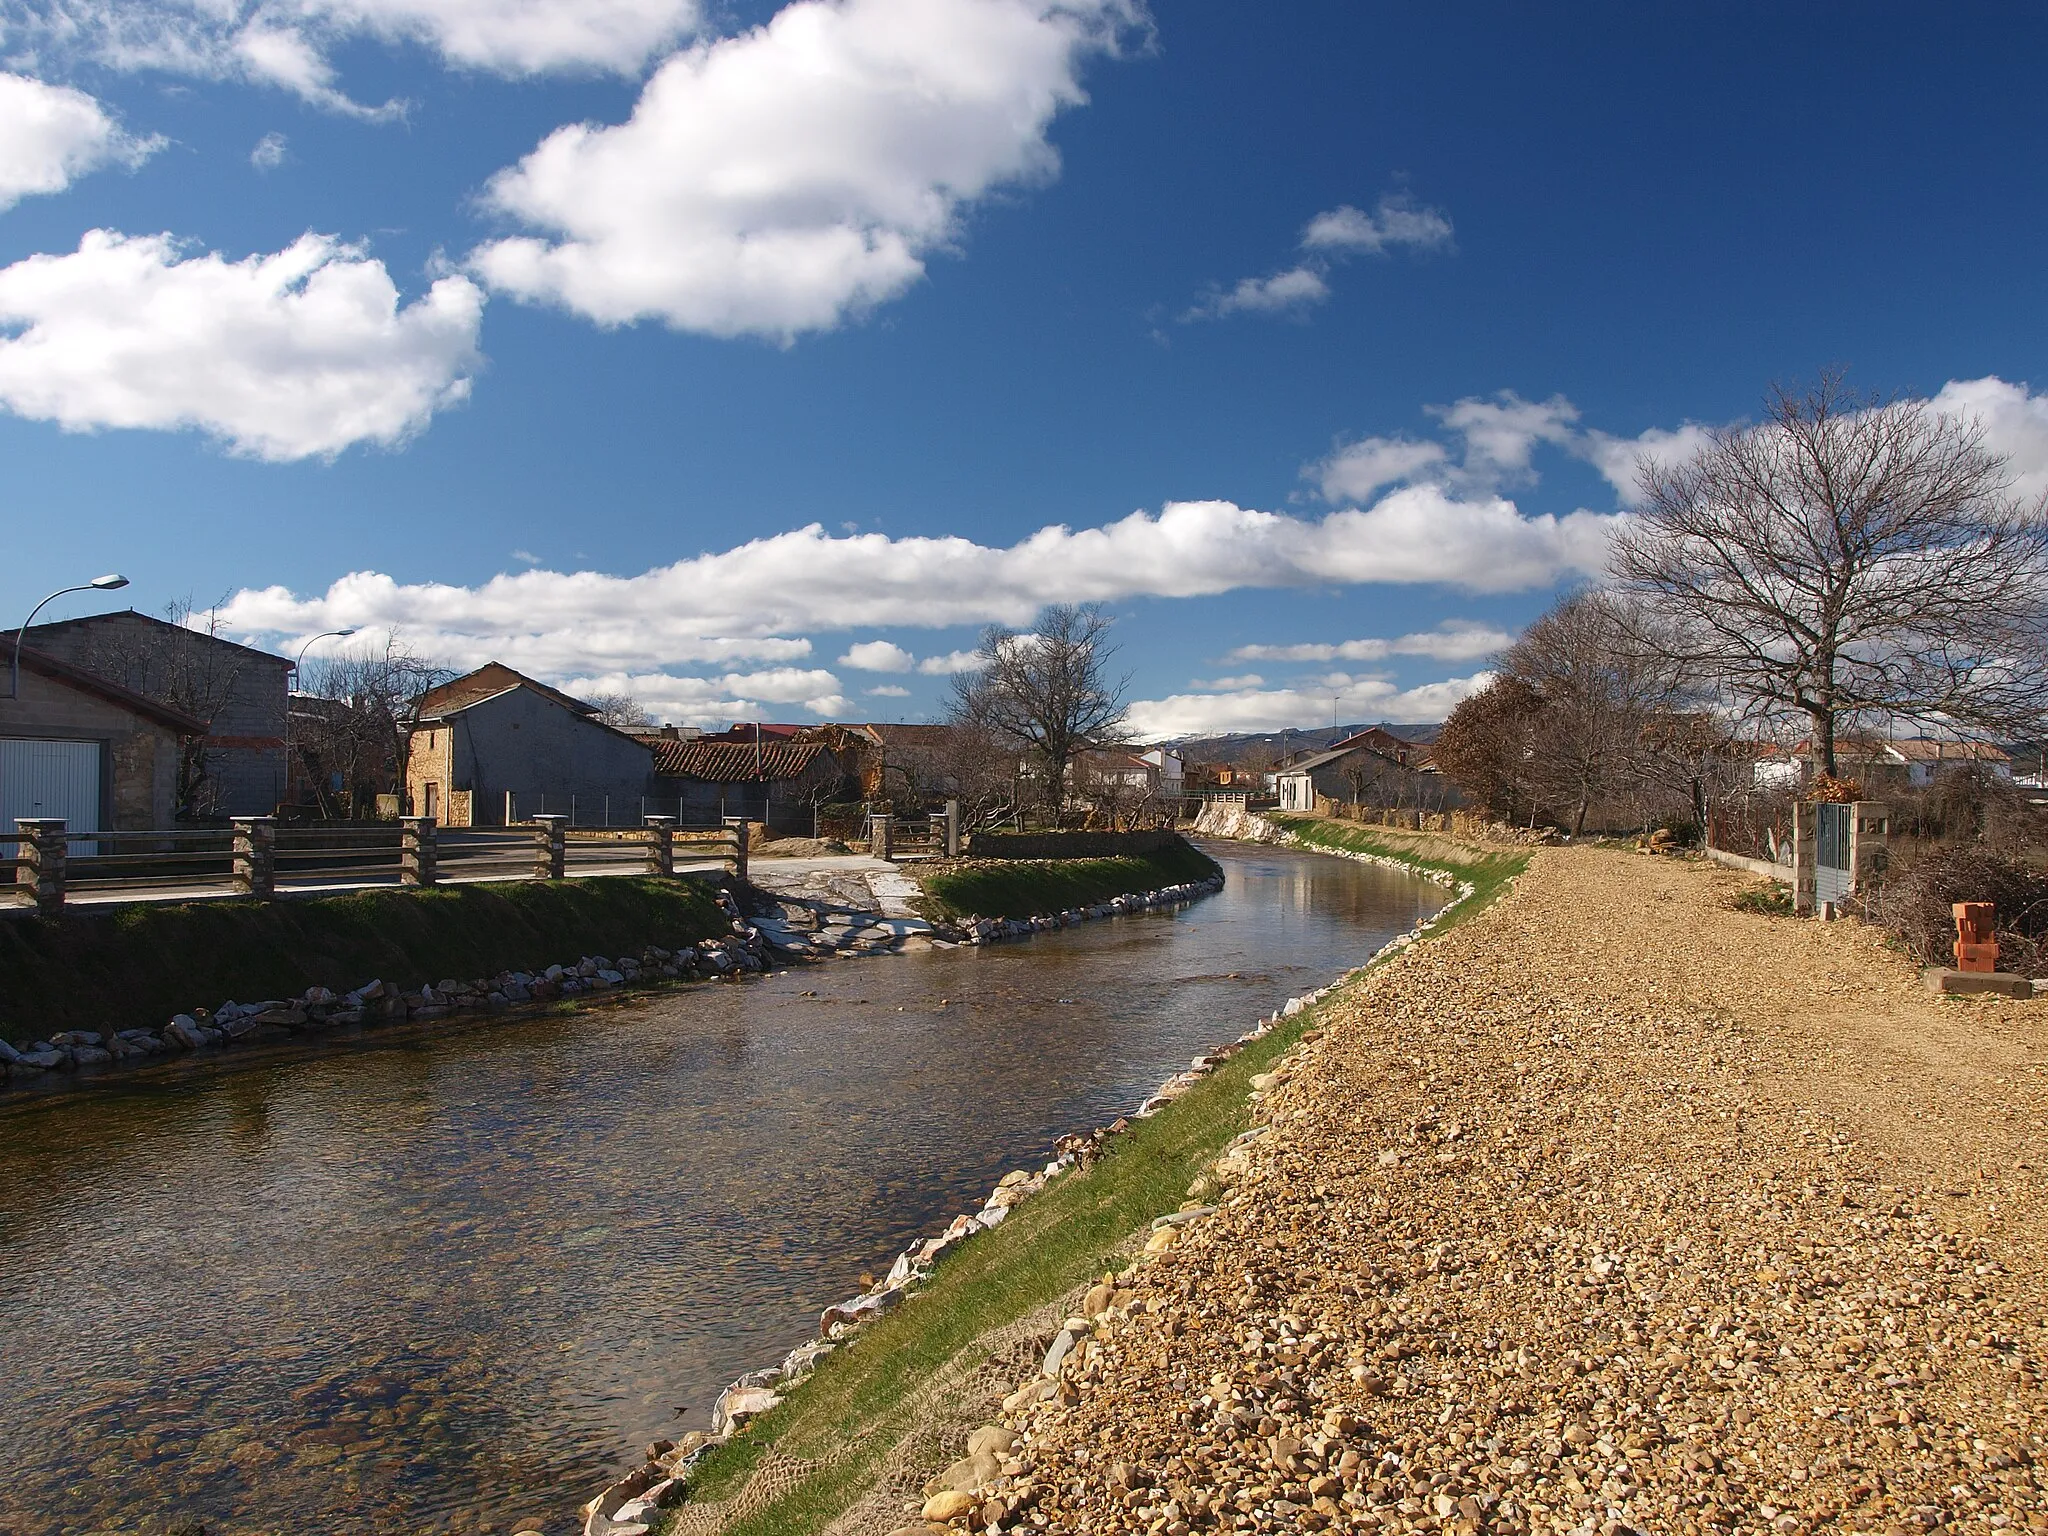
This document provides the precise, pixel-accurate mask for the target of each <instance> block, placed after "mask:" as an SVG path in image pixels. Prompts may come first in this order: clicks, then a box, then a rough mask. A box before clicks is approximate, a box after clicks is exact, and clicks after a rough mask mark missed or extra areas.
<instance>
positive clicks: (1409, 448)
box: [1312, 437, 1450, 501]
mask: <svg viewBox="0 0 2048 1536" xmlns="http://www.w3.org/2000/svg"><path fill="white" fill-rule="evenodd" d="M1449 461H1450V452H1449V450H1448V449H1446V448H1445V447H1444V445H1443V444H1442V443H1426V442H1418V441H1416V440H1415V439H1413V438H1407V437H1367V438H1361V439H1360V440H1359V441H1357V442H1355V443H1346V444H1345V445H1344V446H1343V447H1341V448H1339V449H1338V450H1337V451H1336V452H1335V453H1333V454H1331V455H1330V456H1329V457H1328V458H1327V459H1324V460H1322V461H1321V462H1319V463H1317V464H1316V465H1314V466H1313V467H1312V468H1313V472H1314V474H1315V476H1316V479H1317V481H1318V482H1319V487H1320V489H1321V491H1322V493H1323V499H1324V500H1325V501H1364V500H1366V499H1367V498H1369V497H1370V496H1371V495H1372V494H1373V493H1374V492H1375V491H1377V490H1379V489H1381V488H1382V487H1383V486H1389V485H1399V484H1401V483H1402V482H1403V481H1407V480H1426V479H1431V478H1434V477H1436V476H1438V475H1440V474H1441V473H1442V471H1443V469H1444V467H1445V466H1446V465H1447V464H1448V463H1449Z"/></svg>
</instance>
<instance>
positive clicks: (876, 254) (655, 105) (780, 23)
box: [471, 0, 1139, 342]
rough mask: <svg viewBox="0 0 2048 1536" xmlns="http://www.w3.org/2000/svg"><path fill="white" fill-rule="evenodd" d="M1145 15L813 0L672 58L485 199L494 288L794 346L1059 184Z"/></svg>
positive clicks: (593, 314)
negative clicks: (1089, 77) (979, 218)
mask: <svg viewBox="0 0 2048 1536" xmlns="http://www.w3.org/2000/svg"><path fill="white" fill-rule="evenodd" d="M1138 14H1139V13H1138V8H1137V5H1136V3H1135V0H797V3H795V4H792V5H789V6H787V7H785V8H784V9H783V10H782V11H780V12H779V13H778V14H777V15H776V16H775V17H774V18H773V19H772V20H771V21H769V22H768V23H767V24H766V25H765V26H761V27H756V28H754V29H753V30H751V31H748V32H745V33H743V34H741V35H739V36H736V37H730V38H725V39H721V40H719V41H716V42H710V43H704V44H700V45H698V46H697V47H694V48H691V49H689V50H687V51H685V52H683V53H679V54H676V55H675V56H673V57H672V58H670V59H669V60H668V61H667V62H666V63H664V64H663V65H662V66H661V67H660V68H659V69H658V70H657V71H656V72H655V73H654V75H653V76H652V77H651V78H650V79H649V80H648V82H647V85H646V87H645V89H644V90H643V91H642V92H641V95H640V99H639V102H638V104H637V105H636V106H635V107H634V109H633V114H632V116H631V117H630V118H629V119H628V120H627V121H626V122H624V123H620V124H617V125H615V126H609V127H607V126H599V125H595V124H589V123H580V124H573V125H570V126H567V127H563V128H559V129H557V130H556V131H555V132H554V133H552V134H550V135H549V136H548V138H547V139H545V140H544V141H543V142H542V143H541V144H540V146H539V147H538V148H537V149H535V150H534V151H533V152H532V153H531V154H530V155H528V156H527V157H526V158H525V159H524V160H522V161H520V162H519V164H518V165H516V166H513V167H511V168H509V169H507V170H505V171H502V172H500V173H499V174H498V175H497V176H496V177H494V178H493V179H492V181H491V183H490V186H489V189H488V192H487V194H486V199H485V200H486V203H487V204H488V205H489V206H490V207H491V208H492V209H493V210H495V211H496V212H498V213H500V214H502V215H504V216H505V217H507V218H509V219H512V220H515V221H517V222H518V223H520V224H523V225H525V226H527V227H529V228H530V229H533V230H537V231H540V233H538V234H522V235H517V236H513V237H510V238H506V239H501V240H498V241H495V242H492V243H489V244H486V245H484V246H482V247H480V248H479V249H478V250H477V251H475V252H474V253H473V255H472V257H471V261H472V263H473V265H474V268H475V270H476V271H478V272H479V273H480V274H482V275H483V277H484V278H485V279H486V280H487V281H488V282H489V283H490V284H491V285H492V286H493V287H495V288H498V289H500V290H502V291H504V292H506V293H510V294H513V295H516V296H517V297H519V298H521V299H525V300H529V301H532V302H537V303H551V304H558V305H561V306H563V307H565V308H567V309H570V310H572V311H574V312H575V313H577V314H580V315H583V316H585V317H587V318H589V319H591V320H595V321H597V322H598V323H600V324H603V325H620V324H626V323H629V322H633V321H637V320H646V319H658V320H661V321H664V322H666V323H667V324H669V325H671V326H673V327H675V328H677V329H679V330H689V331H700V332H704V333H707V334H709V335H714V336H741V335H754V336H764V337H769V338H771V339H775V340H778V341H783V342H788V341H791V340H793V339H794V338H795V337H797V336H799V335H801V334H803V333H805V332H809V331H821V330H829V329H831V328H832V327H834V326H836V325H838V324H839V323H840V322H841V321H842V320H844V319H846V318H847V317H848V316H850V315H856V314H859V313H861V312H863V311H865V310H867V309H870V308H872V307H873V306H874V305H877V304H880V303H882V302H884V301H885V300H888V299H891V298H894V297H896V296H897V295H899V294H901V293H902V292H904V290H906V289H907V288H909V287H910V286H911V284H913V283H915V282H916V281H917V280H918V279H919V278H920V277H921V276H922V275H923V273H924V259H925V257H926V256H927V255H929V254H930V253H931V252H933V251H935V250H939V249H943V248H945V247H947V246H949V245H951V244H953V243H954V242H956V241H957V240H958V238H959V236H960V226H961V213H962V210H963V209H964V208H965V207H966V206H967V205H968V204H970V203H972V202H973V201H975V200H976V199H978V198H980V197H982V196H983V195H985V194H986V193H988V192H990V191H992V190H994V189H996V188H998V187H1002V186H1007V185H1028V184H1032V183H1036V182H1043V181H1046V180H1049V179H1050V178H1051V177H1052V176H1053V175H1055V174H1056V173H1057V170H1058V166H1059V158H1058V155H1057V153H1056V152H1055V151H1054V149H1053V147H1052V145H1051V144H1050V143H1049V142H1048V141H1047V139H1046V129H1047V127H1048V126H1049V125H1050V123H1051V121H1052V119H1053V117H1054V116H1055V115H1056V114H1057V113H1059V112H1060V111H1061V110H1062V109H1064V108H1068V107H1072V106H1077V105H1079V104H1081V103H1082V102H1083V101H1085V100H1086V98H1085V96H1084V95H1083V93H1082V90H1081V86H1080V69H1081V66H1082V64H1083V63H1084V61H1085V60H1086V59H1087V58H1088V57H1089V56H1090V55H1092V54H1097V53H1102V52H1106V51H1111V50H1113V49H1114V48H1115V46H1116V42H1117V38H1118V35H1119V33H1120V31H1121V29H1122V28H1123V27H1125V26H1126V25H1128V24H1130V23H1131V22H1133V21H1134V20H1135V19H1136V18H1137V16H1138Z"/></svg>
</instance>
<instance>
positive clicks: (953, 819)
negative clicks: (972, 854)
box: [946, 800, 960, 859]
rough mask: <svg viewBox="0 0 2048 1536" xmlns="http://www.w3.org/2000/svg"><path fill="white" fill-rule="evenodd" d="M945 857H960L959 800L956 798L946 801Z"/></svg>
mask: <svg viewBox="0 0 2048 1536" xmlns="http://www.w3.org/2000/svg"><path fill="white" fill-rule="evenodd" d="M946 857H947V858H949V859H957V858H959V857H960V802H959V801H958V800H948V801H947V802H946Z"/></svg>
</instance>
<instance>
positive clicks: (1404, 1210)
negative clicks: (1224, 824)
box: [789, 849, 2048, 1536]
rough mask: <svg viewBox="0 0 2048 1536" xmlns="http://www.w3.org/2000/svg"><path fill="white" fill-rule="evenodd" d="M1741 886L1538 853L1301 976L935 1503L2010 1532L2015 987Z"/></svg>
mask: <svg viewBox="0 0 2048 1536" xmlns="http://www.w3.org/2000/svg"><path fill="white" fill-rule="evenodd" d="M1746 884H1747V882H1745V881H1742V880H1740V879H1738V878H1736V877H1734V876H1731V875H1729V874H1727V873H1726V872H1724V871H1720V870H1717V869H1713V868H1710V867H1708V866H1705V865H1701V864H1695V863H1689V862H1681V861H1677V860H1667V859H1645V858H1641V857H1634V856H1629V855H1625V854H1620V853H1615V852H1608V851H1601V850H1591V849H1588V850H1556V851H1548V852H1543V853H1540V854H1538V855H1537V856H1536V860H1535V862H1534V864H1533V865H1532V866H1531V868H1530V871H1529V873H1528V875H1527V876H1525V877H1524V878H1523V879H1522V880H1521V881H1519V882H1517V885H1516V888H1515V889H1514V890H1513V892H1512V893H1511V894H1509V895H1508V896H1507V897H1506V899H1504V900H1502V901H1500V902H1498V903H1496V904H1495V905H1494V906H1493V907H1492V908H1491V909H1490V910H1488V911H1486V912H1485V913H1484V914H1483V915H1481V916H1479V917H1477V918H1475V919H1468V920H1467V921H1465V922H1464V923H1463V924H1462V926H1460V927H1459V928H1458V930H1457V931H1455V932H1451V933H1448V934H1447V935H1446V936H1445V937H1444V938H1443V939H1441V940H1440V941H1436V942H1431V943H1428V944H1425V945H1420V946H1416V947H1414V948H1411V949H1410V950H1409V951H1408V952H1407V953H1406V954H1405V955H1404V956H1403V957H1402V959H1401V960H1400V961H1399V962H1398V963H1397V964H1393V965H1390V966H1386V967H1383V968H1381V969H1380V970H1378V971H1376V972H1374V973H1373V974H1371V975H1370V976H1368V977H1367V978H1365V979H1364V980H1363V981H1362V983H1361V984H1359V985H1357V986H1354V987H1350V988H1347V989H1345V990H1344V991H1342V992H1341V993H1340V994H1339V995H1338V996H1337V997H1335V998H1333V999H1332V1000H1331V1001H1330V1002H1328V1003H1326V1004H1325V1005H1324V1006H1323V1007H1322V1008H1321V1009H1319V1010H1318V1011H1317V1013H1318V1018H1319V1020H1320V1021H1322V1022H1323V1023H1324V1024H1325V1026H1326V1027H1325V1029H1324V1031H1323V1032H1322V1033H1321V1034H1320V1035H1319V1036H1318V1037H1317V1038H1315V1039H1313V1040H1305V1043H1304V1045H1303V1048H1302V1049H1301V1050H1300V1051H1298V1052H1296V1053H1295V1054H1294V1055H1293V1056H1292V1057H1291V1058H1290V1059H1288V1060H1287V1061H1286V1062H1285V1063H1284V1064H1283V1065H1282V1066H1281V1067H1279V1068H1278V1070H1276V1071H1275V1072H1274V1074H1273V1075H1272V1077H1271V1078H1270V1079H1269V1080H1268V1081H1267V1082H1266V1083H1265V1084H1264V1085H1263V1086H1265V1087H1266V1088H1267V1089H1268V1092H1267V1093H1266V1095H1265V1096H1264V1097H1263V1098H1262V1099H1261V1102H1260V1104H1259V1109H1258V1118H1259V1119H1260V1121H1261V1122H1262V1123H1263V1124H1264V1125H1265V1126H1266V1127H1267V1128H1268V1131H1267V1134H1264V1135H1262V1136H1259V1137H1256V1138H1254V1139H1253V1140H1251V1141H1249V1142H1248V1143H1246V1144H1244V1145H1243V1146H1242V1147H1241V1148H1240V1149H1238V1150H1235V1151H1234V1152H1233V1153H1232V1154H1231V1155H1230V1156H1228V1157H1226V1158H1224V1159H1223V1160H1221V1161H1219V1162H1218V1163H1217V1164H1216V1165H1215V1166H1214V1168H1213V1169H1212V1177H1213V1178H1214V1179H1216V1180H1217V1182H1218V1185H1219V1186H1220V1187H1219V1188H1218V1189H1217V1191H1216V1193H1215V1194H1210V1193H1209V1192H1208V1191H1206V1190H1204V1191H1203V1192H1202V1193H1203V1197H1204V1200H1205V1202H1207V1203H1213V1204H1214V1205H1215V1206H1216V1207H1217V1209H1215V1210H1214V1212H1213V1213H1210V1214H1206V1215H1204V1216H1201V1217H1197V1218H1195V1219H1192V1220H1190V1221H1189V1222H1188V1223H1187V1224H1186V1225H1185V1226H1183V1227H1182V1228H1180V1229H1179V1232H1180V1235H1179V1236H1178V1237H1177V1238H1176V1239H1175V1240H1173V1241H1172V1242H1171V1244H1170V1245H1167V1246H1165V1248H1164V1251H1162V1252H1158V1253H1155V1254H1154V1255H1152V1256H1151V1257H1150V1258H1149V1259H1147V1260H1146V1261H1145V1262H1143V1263H1140V1264H1138V1265H1136V1266H1134V1267H1132V1268H1130V1269H1128V1270H1126V1271H1124V1272H1123V1274H1122V1275H1121V1277H1120V1278H1119V1279H1118V1280H1117V1281H1116V1283H1115V1289H1114V1290H1113V1291H1112V1292H1110V1293H1109V1295H1108V1296H1107V1297H1106V1298H1105V1300H1106V1305H1104V1306H1102V1307H1099V1308H1093V1310H1094V1311H1095V1312H1096V1315H1095V1316H1094V1317H1093V1318H1092V1319H1091V1320H1090V1321H1089V1322H1087V1323H1085V1324H1084V1325H1083V1326H1082V1328H1081V1329H1080V1330H1079V1332H1078V1335H1077V1337H1078V1342H1077V1343H1075V1344H1074V1345H1073V1346H1072V1347H1071V1349H1070V1350H1069V1352H1068V1353H1067V1355H1066V1358H1065V1360H1064V1361H1063V1362H1062V1363H1061V1364H1059V1365H1058V1366H1056V1367H1055V1368H1054V1370H1053V1371H1052V1372H1051V1374H1050V1376H1049V1377H1046V1376H1042V1375H1041V1374H1039V1373H1033V1372H1020V1373H1018V1374H1016V1375H1013V1376H1011V1377H1010V1378H1008V1379H1007V1381H1006V1382H1005V1383H1004V1387H1005V1389H1006V1390H1007V1389H1010V1388H1015V1387H1016V1386H1017V1385H1018V1383H1019V1382H1020V1381H1023V1382H1025V1383H1027V1384H1029V1383H1031V1382H1033V1381H1036V1380H1041V1379H1044V1380H1050V1381H1051V1382H1052V1385H1053V1390H1054V1396H1053V1397H1052V1399H1051V1400H1050V1401H1044V1402H1036V1403H1025V1402H1022V1401H1020V1400H1019V1399H1016V1398H1012V1399H1010V1400H1009V1402H1008V1403H1007V1404H1006V1405H1005V1407H1004V1408H1002V1409H999V1410H998V1411H997V1412H995V1413H994V1414H992V1415H991V1419H992V1420H993V1421H994V1423H995V1424H996V1425H997V1426H998V1429H996V1430H991V1431H989V1432H988V1437H989V1438H994V1439H999V1440H1000V1441H1001V1443H1002V1444H1003V1446H1004V1457H1003V1459H1002V1460H1001V1462H1000V1463H999V1464H997V1465H995V1466H992V1467H986V1468H984V1469H983V1470H984V1471H985V1472H986V1473H987V1474H988V1475H986V1476H981V1477H976V1478H973V1479H971V1480H970V1482H969V1484H968V1486H969V1487H970V1488H971V1489H972V1492H973V1497H971V1498H970V1499H967V1500H964V1501H960V1502H961V1511H962V1512H961V1513H959V1514H958V1515H957V1517H955V1518H951V1519H949V1520H948V1521H947V1522H946V1525H948V1526H952V1527H956V1528H957V1527H966V1526H970V1525H987V1524H990V1523H991V1522H990V1520H989V1516H990V1515H994V1516H995V1517H996V1522H997V1523H1000V1524H1001V1526H1002V1527H1003V1528H1004V1529H1009V1528H1011V1527H1012V1526H1013V1525H1016V1526H1019V1527H1020V1528H1021V1527H1028V1528H1030V1529H1033V1530H1046V1531H1052V1532H1080V1531H1087V1532H1090V1533H1095V1536H1108V1533H1116V1532H1164V1533H1170V1536H1184V1533H1187V1532H1191V1531H1203V1532H1206V1531H1211V1530H1343V1531H1358V1532H1367V1531H1374V1532H1376V1531H1382V1530H1392V1531H1419V1530H1442V1531H1456V1532H1478V1531H1489V1532H1495V1531H1498V1532H1540V1533H1550V1532H1557V1533H1563V1532H1583V1533H1588V1536H1590V1533H1594V1532H1607V1533H1618V1532H1622V1531H1634V1530H1647V1531H1657V1532H1667V1531H1669V1532H1689V1533H1705V1532H1757V1533H1763V1532H1772V1533H1778V1536H1797V1533H1802V1532H1808V1531H1822V1530H1830V1531H1833V1530H1839V1531H1857V1532H1880V1531H1902V1530H1907V1529H1911V1530H1916V1531H1919V1530H1933V1529H1936V1528H1941V1529H1957V1530H1981V1531H1991V1530H2009V1529H2021V1528H2029V1529H2042V1528H2048V1495H2044V1493H2043V1489H2042V1473H2041V1468H2042V1466H2043V1465H2044V1458H2048V1429H2044V1426H2048V1392H2044V1388H2043V1374H2044V1369H2048V1367H2044V1363H2043V1362H2044V1355H2048V1211H2044V1201H2043V1185H2042V1181H2041V1178H2040V1174H2039V1169H2040V1168H2041V1166H2042V1162H2043V1159H2044V1157H2048V1135H2044V1126H2048V1118H2044V1117H2048V1083H2044V1073H2048V1014H2044V1013H2043V1012H2042V1011H2039V1005H2035V1004H2030V1003H2014V1002H2009V1001H2004V1000H1993V999H1984V1000H1972V1001H1970V1002H1966V1003H1965V1002H1956V1001H1943V1000H1940V999H1935V998H1932V997H1930V996H1929V995H1928V994H1926V993H1925V992H1924V991H1922V990H1921V988H1920V986H1919V984H1918V978H1917V975H1916V974H1915V971H1914V969H1913V967H1912V966H1911V965H1910V964H1908V963H1907V962H1906V961H1904V960H1903V959H1901V958H1900V957H1899V956H1897V955H1896V954H1894V953H1893V952H1891V951H1890V950H1888V949H1886V948H1885V947H1884V946H1883V944H1882V941H1881V938H1880V936H1878V935H1877V934H1875V933H1874V932H1873V931H1871V930H1866V929H1862V928H1860V927H1857V926H1854V925H1849V924H1829V925H1820V924H1813V923H1803V924H1802V923H1794V922H1792V921H1790V920H1787V919H1777V918H1768V917H1763V916H1757V915H1754V914H1750V913H1745V912H1741V911H1738V910H1735V909H1734V907H1733V905H1732V899H1733V897H1734V895H1735V894H1736V893H1737V891H1738V890H1739V889H1741V888H1742V887H1743V886H1745V885H1746ZM1448 926H1449V925H1446V927H1448ZM1175 1203H1176V1201H1175V1199H1173V1198H1165V1199H1162V1202H1161V1204H1160V1205H1159V1207H1158V1209H1160V1210H1166V1209H1169V1208H1170V1207H1171V1206H1172V1205H1173V1204H1175ZM1032 1395H1034V1396H1037V1395H1039V1394H1038V1392H1036V1391H1035V1390H1034V1393H1033V1394H1032ZM984 1443H988V1439H987V1438H985V1441H984ZM958 1450H959V1444H958V1442H956V1443H955V1445H953V1446H949V1447H947V1448H946V1454H947V1455H957V1454H958ZM927 1465H928V1469H929V1470H930V1471H932V1472H937V1471H938V1470H939V1468H940V1467H941V1466H942V1465H944V1459H943V1457H939V1458H934V1459H933V1460H932V1461H930V1462H929V1463H928V1464H927ZM950 1509H951V1507H947V1506H942V1507H940V1508H939V1509H937V1510H936V1511H935V1512H938V1513H950ZM897 1518H898V1522H899V1524H900V1522H901V1520H902V1518H903V1517H902V1516H901V1515H899V1516H898V1517H897ZM789 1528H790V1529H799V1528H802V1527H797V1526H794V1525H793V1526H791V1527H789ZM903 1528H904V1529H906V1530H911V1531H923V1530H925V1529H926V1526H925V1525H924V1523H923V1522H913V1523H912V1524H910V1525H908V1526H905V1527H903ZM941 1528H945V1527H944V1526H942V1527H941ZM833 1529H834V1531H835V1532H836V1533H840V1536H879V1532H881V1531H885V1530H888V1529H889V1527H888V1526H886V1525H880V1524H874V1525H872V1526H854V1525H843V1526H835V1527H833Z"/></svg>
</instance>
